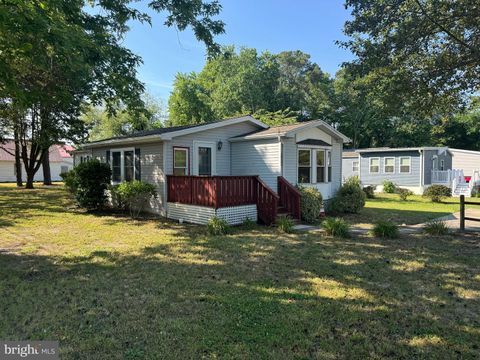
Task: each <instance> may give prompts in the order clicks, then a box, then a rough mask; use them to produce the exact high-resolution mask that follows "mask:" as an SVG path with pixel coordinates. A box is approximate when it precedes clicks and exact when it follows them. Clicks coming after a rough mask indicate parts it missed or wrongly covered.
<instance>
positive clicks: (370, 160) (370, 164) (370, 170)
mask: <svg viewBox="0 0 480 360" xmlns="http://www.w3.org/2000/svg"><path fill="white" fill-rule="evenodd" d="M372 160H378V171H377V172H372ZM381 167H382V165H381V162H380V158H379V157H371V158H369V160H368V173H369V174H380V173H381V172H380V168H381Z"/></svg>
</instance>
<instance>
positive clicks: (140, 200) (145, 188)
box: [114, 180, 157, 218]
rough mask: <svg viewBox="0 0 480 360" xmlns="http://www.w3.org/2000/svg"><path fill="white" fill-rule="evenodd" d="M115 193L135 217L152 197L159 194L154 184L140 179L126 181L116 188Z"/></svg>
mask: <svg viewBox="0 0 480 360" xmlns="http://www.w3.org/2000/svg"><path fill="white" fill-rule="evenodd" d="M114 193H115V194H116V196H117V197H118V199H117V201H118V202H119V203H120V204H123V205H124V206H125V207H126V208H127V209H128V210H129V212H130V216H131V217H133V218H137V217H138V216H139V215H140V213H141V212H142V211H144V209H145V207H146V206H147V204H148V202H149V201H150V199H151V198H152V197H156V196H157V191H156V190H155V186H154V185H152V184H150V183H147V182H144V181H140V180H134V181H124V182H122V183H121V184H120V185H118V186H117V187H116V188H115V191H114Z"/></svg>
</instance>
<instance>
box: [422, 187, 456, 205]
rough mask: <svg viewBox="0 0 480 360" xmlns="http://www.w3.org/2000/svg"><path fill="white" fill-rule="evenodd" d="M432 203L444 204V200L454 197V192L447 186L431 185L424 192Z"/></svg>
mask: <svg viewBox="0 0 480 360" xmlns="http://www.w3.org/2000/svg"><path fill="white" fill-rule="evenodd" d="M423 196H425V197H428V198H429V199H430V200H431V201H432V202H442V199H443V198H446V197H450V196H452V190H451V189H450V188H449V187H448V186H445V185H430V186H429V187H428V188H426V189H425V191H424V192H423Z"/></svg>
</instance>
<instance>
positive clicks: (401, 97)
mask: <svg viewBox="0 0 480 360" xmlns="http://www.w3.org/2000/svg"><path fill="white" fill-rule="evenodd" d="M345 6H346V7H347V8H351V10H352V16H353V18H352V20H349V21H347V22H346V23H345V27H344V32H345V34H346V35H348V36H350V39H349V40H348V41H345V42H341V44H342V45H343V46H344V47H347V48H349V49H350V50H351V51H352V52H353V53H354V54H355V55H356V56H357V59H356V60H354V61H352V62H350V63H349V64H348V65H347V66H348V67H349V68H350V69H351V70H352V71H354V72H356V73H357V74H358V75H359V76H361V77H367V78H368V79H369V81H370V84H371V87H372V89H374V91H375V92H376V93H377V94H378V96H379V98H381V99H382V101H383V102H384V104H386V105H387V107H388V109H389V110H390V112H391V114H392V115H395V116H396V115H399V114H400V113H402V112H405V111H409V113H410V114H411V115H416V116H419V117H423V118H428V117H429V116H431V115H434V114H445V113H447V112H449V111H451V110H457V109H458V106H460V105H462V104H463V103H464V102H465V100H466V97H465V94H468V93H472V92H475V91H477V90H478V88H479V85H480V4H479V2H478V1H477V0H457V1H450V0H388V1H377V0H347V1H346V5H345Z"/></svg>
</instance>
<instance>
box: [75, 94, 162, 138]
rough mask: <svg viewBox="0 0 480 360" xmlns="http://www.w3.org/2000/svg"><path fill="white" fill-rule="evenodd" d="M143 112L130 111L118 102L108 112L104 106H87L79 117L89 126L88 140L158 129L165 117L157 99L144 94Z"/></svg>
mask: <svg viewBox="0 0 480 360" xmlns="http://www.w3.org/2000/svg"><path fill="white" fill-rule="evenodd" d="M143 101H144V102H145V109H146V111H145V112H142V113H137V112H131V111H129V109H128V108H126V107H125V106H123V105H122V104H120V105H119V106H118V107H117V108H115V112H114V113H110V112H108V111H107V109H106V108H105V107H104V106H87V107H86V109H85V110H84V111H83V112H82V116H81V119H82V120H83V121H84V122H85V124H86V125H87V127H88V128H89V132H88V139H89V141H96V140H101V139H106V138H110V137H115V136H124V135H128V134H131V133H133V132H135V131H144V130H152V129H158V128H160V127H162V125H163V121H164V120H165V118H166V115H165V112H164V109H163V106H162V104H161V102H160V101H159V100H158V99H155V98H153V97H152V96H151V95H148V94H144V95H143Z"/></svg>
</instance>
